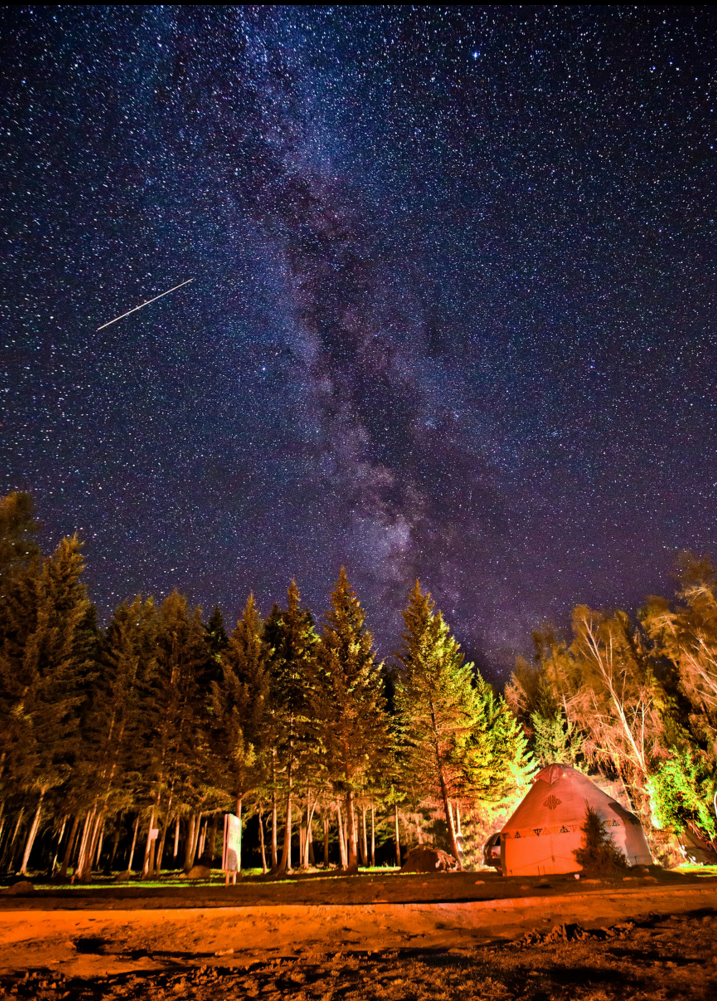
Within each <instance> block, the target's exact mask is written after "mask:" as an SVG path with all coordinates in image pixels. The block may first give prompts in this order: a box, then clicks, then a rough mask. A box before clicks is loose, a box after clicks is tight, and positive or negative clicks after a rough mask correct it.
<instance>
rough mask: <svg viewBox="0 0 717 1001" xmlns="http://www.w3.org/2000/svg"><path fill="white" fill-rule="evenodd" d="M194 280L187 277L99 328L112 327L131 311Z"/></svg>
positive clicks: (134, 311) (133, 311) (135, 310)
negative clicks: (184, 280)
mask: <svg viewBox="0 0 717 1001" xmlns="http://www.w3.org/2000/svg"><path fill="white" fill-rule="evenodd" d="M193 281H194V279H193V278H187V280H186V282H180V283H179V285H175V286H174V288H168V289H167V291H166V292H162V293H161V294H160V295H156V296H155V297H154V299H147V301H146V302H142V303H140V304H139V306H133V308H132V309H128V310H127V312H126V313H123V314H122V316H115V318H114V320H110V321H109V322H108V323H103V324H102V326H101V327H98V328H97V329H98V330H104V329H105V327H111V326H112V324H113V323H117V321H118V320H124V318H125V316H129V314H130V313H136V312H137V310H138V309H142V307H143V306H149V304H150V302H156V301H157V299H161V298H162V296H163V295H169V293H170V292H176V291H177V289H178V288H181V287H182V286H183V285H189V283H190V282H193Z"/></svg>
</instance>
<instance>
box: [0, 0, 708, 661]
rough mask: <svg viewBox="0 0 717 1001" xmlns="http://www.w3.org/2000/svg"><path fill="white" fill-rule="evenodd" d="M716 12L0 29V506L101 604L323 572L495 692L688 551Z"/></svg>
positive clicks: (433, 12)
mask: <svg viewBox="0 0 717 1001" xmlns="http://www.w3.org/2000/svg"><path fill="white" fill-rule="evenodd" d="M714 10H715V8H711V7H708V6H693V7H675V6H670V7H665V6H663V7H660V6H654V5H653V6H640V7H638V6H619V5H593V6H585V5H572V6H562V7H556V6H550V7H547V6H539V5H538V6H536V5H527V6H503V5H501V6H495V5H494V6H485V7H475V6H474V7H441V6H407V5H405V6H404V5H401V6H398V5H385V6H382V7H375V8H374V7H368V6H362V5H358V6H347V7H331V6H322V7H318V6H284V7H281V6H246V7H238V6H217V5H213V6H188V7H177V6H173V5H161V6H142V5H137V6H135V5H119V6H105V7H79V6H73V5H67V6H39V7H14V6H13V7H4V8H3V9H2V11H0V36H1V37H0V42H1V43H2V53H3V55H2V64H1V69H0V74H1V76H2V104H1V112H0V113H1V118H0V129H1V132H2V145H3V149H2V163H3V183H2V189H1V190H2V234H3V249H2V274H1V275H0V290H1V298H2V303H1V310H2V314H1V315H2V343H3V355H2V357H3V365H2V371H3V374H2V385H0V389H1V390H2V400H3V417H2V429H1V431H0V434H1V437H0V490H2V492H3V493H5V492H7V491H8V490H10V489H17V488H21V489H28V488H29V489H32V491H33V493H34V495H35V499H36V505H37V509H38V514H39V516H40V518H41V520H42V523H43V533H42V535H43V543H44V545H45V546H46V547H50V546H54V545H55V544H56V543H57V541H58V540H59V538H60V536H61V535H63V534H67V533H71V532H73V531H75V530H77V531H78V532H79V533H80V534H81V536H82V537H83V539H84V540H85V542H86V546H85V558H86V561H87V574H86V577H87V582H88V584H89V586H90V591H91V596H92V597H93V598H94V600H95V601H96V602H97V604H98V608H99V612H100V617H101V619H103V620H104V619H106V617H107V615H108V613H109V611H110V610H111V609H112V608H113V607H114V606H115V605H116V604H117V603H119V601H121V600H122V599H124V598H125V597H128V596H131V595H133V594H134V593H135V592H137V591H142V592H143V593H153V594H155V595H156V596H158V597H159V596H163V595H165V594H166V593H167V592H168V591H170V590H171V589H172V588H174V587H177V588H179V589H180V590H181V591H183V592H185V593H186V594H187V595H188V596H189V598H190V599H191V600H192V601H195V602H199V603H200V604H201V605H202V607H203V608H204V609H205V611H206V612H207V613H209V612H210V611H211V609H212V607H213V606H214V604H215V603H217V602H218V603H219V604H220V605H221V606H222V608H223V610H224V612H225V615H226V617H227V619H229V620H230V621H234V620H235V618H236V616H237V614H238V611H239V609H240V607H241V605H243V603H244V601H245V600H246V596H247V594H248V592H249V590H253V591H254V593H255V595H256V597H257V600H258V603H259V606H260V609H261V610H262V611H263V612H264V613H265V614H266V613H267V612H268V611H269V608H270V606H271V603H272V602H273V601H274V600H279V601H281V600H282V599H283V597H284V595H285V589H286V586H287V584H288V582H289V580H290V579H291V577H292V576H293V577H296V580H297V582H298V583H299V586H300V587H301V589H302V595H303V597H304V599H305V600H306V601H307V602H308V603H309V605H310V606H311V607H312V608H313V609H314V611H315V612H316V613H321V612H322V610H323V609H324V608H325V607H326V604H327V597H328V593H329V591H330V588H331V586H332V584H333V582H334V581H335V579H336V577H337V573H338V569H339V566H340V565H341V564H342V563H344V564H345V565H346V566H347V569H348V573H349V578H350V580H351V581H352V583H353V585H354V587H355V588H356V590H357V592H358V595H359V597H360V599H361V600H362V603H363V604H364V606H365V607H366V609H367V611H368V614H369V625H370V626H371V628H372V629H373V631H374V633H375V635H376V638H377V642H378V644H379V647H380V650H381V652H382V653H383V654H389V653H390V651H391V650H392V649H393V648H395V646H396V645H397V637H398V633H399V630H400V609H401V608H402V607H403V605H404V604H405V599H406V595H407V592H408V589H409V587H410V586H411V584H412V583H413V581H414V580H415V578H416V576H419V577H420V579H421V581H422V583H423V584H424V585H425V587H426V588H428V589H429V590H430V591H431V592H432V594H433V596H434V598H435V599H436V602H437V604H438V605H439V607H441V608H442V609H443V611H444V612H445V614H446V616H447V618H448V620H449V621H450V623H451V624H452V625H453V627H454V629H455V631H456V633H457V635H458V638H459V640H460V641H461V642H462V644H463V645H464V647H465V649H466V650H467V651H468V653H469V654H470V655H471V656H473V657H477V658H478V659H479V661H480V663H482V664H483V665H484V666H487V669H488V671H489V673H490V674H492V676H493V677H495V678H499V677H505V676H506V671H507V670H508V669H509V667H510V665H511V662H512V658H513V656H514V654H515V653H516V652H518V651H522V652H524V653H527V652H529V651H530V638H529V637H530V630H531V629H532V628H534V627H536V626H538V625H540V623H541V622H543V621H545V620H546V619H550V620H552V621H554V622H556V623H558V624H564V623H566V622H567V621H568V619H569V612H570V609H571V607H572V606H573V605H574V604H577V603H578V602H586V603H588V604H591V605H594V606H606V607H612V606H615V605H620V606H623V607H627V608H631V609H635V608H636V607H637V606H638V604H639V603H640V601H641V600H642V599H643V598H644V596H645V595H646V594H647V593H649V592H651V591H657V592H661V593H670V591H671V589H672V587H673V583H672V581H671V579H670V571H671V569H672V567H673V565H674V560H675V556H676V554H677V552H678V551H679V550H681V549H684V548H690V549H692V550H694V551H696V552H698V553H711V554H712V555H713V556H717V453H716V446H717V424H716V421H715V418H716V417H717V395H716V391H715V377H716V375H717V304H716V298H715V233H716V231H717V203H716V201H715V195H716V194H717V170H716V169H715V161H716V156H715V146H717V129H716V128H715V120H716V119H717V112H716V111H715V109H716V108H717V76H716V71H717V31H716V30H715V29H716V28H717V15H715V13H714ZM190 278H191V279H193V281H192V283H191V284H189V285H186V286H185V287H184V288H182V289H179V290H177V291H175V292H173V293H172V294H171V295H168V296H166V297H165V298H163V299H160V300H159V301H157V302H155V303H153V304H151V305H149V306H147V307H145V308H144V309H142V310H140V311H138V312H136V313H133V314H132V315H131V316H129V317H127V318H126V319H123V320H121V321H119V322H118V323H116V324H113V325H112V326H110V327H107V328H106V329H104V330H102V331H99V332H98V331H97V327H99V326H100V325H102V324H104V323H106V322H107V321H109V320H111V319H113V317H115V316H117V315H118V314H120V313H123V312H125V311H126V310H128V309H130V308H131V307H133V306H136V305H138V304H139V303H141V302H143V301H144V300H146V299H149V298H151V297H152V296H154V295H157V294H159V293H161V292H163V291H165V290H166V289H168V288H171V287H172V286H173V285H176V284H178V283H179V282H183V281H186V280H188V279H190Z"/></svg>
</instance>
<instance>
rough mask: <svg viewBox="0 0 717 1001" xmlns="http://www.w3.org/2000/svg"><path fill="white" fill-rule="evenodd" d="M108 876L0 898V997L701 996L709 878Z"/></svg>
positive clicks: (710, 977) (591, 1000)
mask: <svg viewBox="0 0 717 1001" xmlns="http://www.w3.org/2000/svg"><path fill="white" fill-rule="evenodd" d="M252 887H253V889H252ZM136 889H139V888H136ZM117 891H118V892H121V894H122V895H121V897H117V896H115V895H114V894H113V892H112V891H107V892H102V891H98V890H85V889H83V890H81V891H65V892H64V893H62V894H58V893H57V891H53V892H52V893H48V894H47V895H46V894H45V893H44V892H38V891H35V892H34V893H32V894H29V895H28V896H25V897H21V898H17V897H16V898H13V897H11V896H5V895H3V896H2V897H0V998H2V999H5V998H8V999H9V998H12V999H13V1001H14V999H20V998H22V999H25V998H28V999H35V998H37V999H41V1001H46V999H53V1001H54V999H60V998H62V999H65V998H67V999H71V1001H75V999H80V998H82V999H89V998H99V997H102V998H108V999H116V1001H120V999H140V998H152V999H164V998H180V999H185V998H186V999H192V1001H210V999H212V1001H223V999H227V1001H228V999H239V998H254V997H256V998H267V999H278V998H295V999H297V1001H310V999H314V998H317V999H325V1001H328V999H334V998H335V999H337V1001H338V999H344V998H346V999H353V998H355V999H357V1001H358V999H359V998H360V999H367V1001H368V999H373V998H376V999H385V1001H394V999H395V1001H399V999H412V998H417V999H422V998H436V999H438V998H440V999H452V998H466V999H469V998H470V999H476V1001H483V999H485V1001H499V999H500V1001H503V999H505V1001H514V999H515V1001H518V999H520V1001H523V999H525V1001H573V999H574V1001H613V999H615V1001H617V999H620V1001H623V999H625V1001H637V999H641V1001H643V999H648V998H649V999H656V1001H680V999H695V1001H715V999H717V880H715V879H714V878H709V879H704V878H703V879H700V878H698V877H676V876H674V875H673V874H667V873H666V874H659V873H658V874H642V875H641V876H639V877H633V878H632V879H629V880H620V881H617V880H616V881H600V882H588V881H586V880H581V881H579V882H578V881H576V880H574V879H572V878H571V879H570V880H568V879H567V878H565V877H552V878H551V879H550V881H548V880H547V879H542V880H537V879H535V880H522V881H514V880H502V879H501V878H500V877H499V876H494V875H493V874H491V873H461V874H448V873H447V874H430V875H429V876H426V875H417V876H410V877H408V876H398V875H387V876H376V875H362V876H359V877H351V878H335V877H334V878H333V879H326V878H324V879H320V878H316V879H314V880H311V879H300V880H296V881H292V882H288V883H287V882H284V883H275V884H269V883H261V882H259V883H256V882H254V883H249V882H247V883H244V884H243V885H240V886H238V887H237V888H236V889H234V888H230V889H229V890H228V891H227V890H225V888H224V887H220V888H214V887H192V888H186V889H184V888H177V892H176V893H169V890H168V889H167V888H164V887H158V888H157V889H156V890H154V891H151V892H150V891H148V890H146V889H145V890H144V892H140V893H139V895H135V889H134V888H133V889H132V892H131V893H129V888H127V887H123V888H122V889H121V891H120V887H117ZM222 891H223V892H222ZM128 893H129V896H128ZM73 894H74V895H73ZM227 894H228V896H227ZM267 895H268V896H269V897H270V899H267ZM306 898H309V899H306Z"/></svg>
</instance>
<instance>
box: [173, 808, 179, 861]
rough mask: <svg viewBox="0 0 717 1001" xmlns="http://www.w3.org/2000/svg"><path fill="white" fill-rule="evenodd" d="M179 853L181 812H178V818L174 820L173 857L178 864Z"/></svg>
mask: <svg viewBox="0 0 717 1001" xmlns="http://www.w3.org/2000/svg"><path fill="white" fill-rule="evenodd" d="M177 855H179V814H177V819H176V820H175V822H174V851H173V852H172V858H173V859H174V864H175V866H176V864H177Z"/></svg>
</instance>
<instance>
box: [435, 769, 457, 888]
mask: <svg viewBox="0 0 717 1001" xmlns="http://www.w3.org/2000/svg"><path fill="white" fill-rule="evenodd" d="M438 778H439V781H440V783H441V796H442V798H443V810H444V813H445V817H446V823H447V824H448V841H449V843H450V846H451V855H452V856H453V857H454V859H455V860H456V862H457V863H458V868H459V869H461V870H462V869H463V863H462V862H461V853H460V852H459V851H458V842H457V841H456V829H455V827H454V826H453V811H452V810H451V804H450V801H449V799H448V789H447V788H446V780H445V777H444V775H443V769H442V768H441V769H439V771H438Z"/></svg>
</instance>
